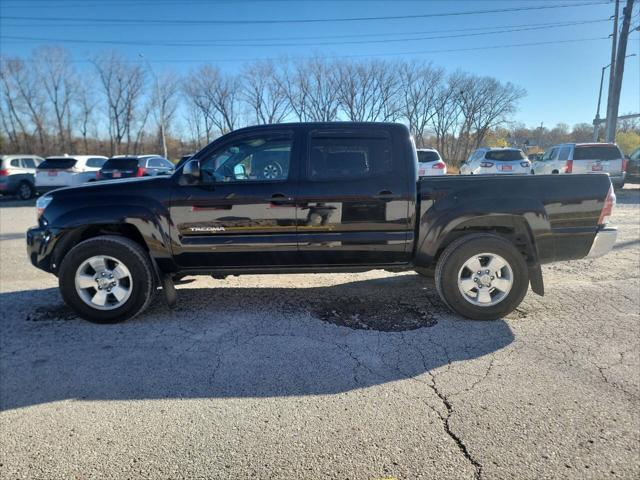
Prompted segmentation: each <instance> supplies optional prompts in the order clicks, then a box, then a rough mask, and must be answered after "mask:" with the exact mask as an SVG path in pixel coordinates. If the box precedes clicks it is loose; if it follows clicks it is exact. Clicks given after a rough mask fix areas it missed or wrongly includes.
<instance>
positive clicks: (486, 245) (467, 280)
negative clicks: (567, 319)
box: [435, 233, 529, 320]
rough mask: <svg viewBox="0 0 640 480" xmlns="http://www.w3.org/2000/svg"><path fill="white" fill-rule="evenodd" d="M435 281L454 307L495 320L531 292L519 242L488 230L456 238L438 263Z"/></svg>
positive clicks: (474, 316)
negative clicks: (519, 249)
mask: <svg viewBox="0 0 640 480" xmlns="http://www.w3.org/2000/svg"><path fill="white" fill-rule="evenodd" d="M435 283H436V288H437V289H438V293H439V294H440V297H441V298H442V300H443V301H444V302H445V303H446V304H447V306H448V307H449V308H451V310H453V311H455V312H456V313H459V314H460V315H462V316H464V317H467V318H470V319H472V320H495V319H498V318H502V317H504V316H505V315H507V314H509V313H511V312H512V311H513V310H515V309H516V307H517V306H518V305H520V302H522V299H523V298H524V296H525V295H526V293H527V289H528V286H529V271H528V269H527V264H526V262H525V260H524V258H523V256H522V254H520V252H519V251H518V250H517V249H516V248H515V246H514V245H513V244H512V243H511V242H509V241H508V240H506V239H505V238H503V237H500V236H498V235H493V234H487V233H478V234H471V235H466V236H464V237H461V238H458V239H457V240H455V241H453V242H452V243H451V244H450V245H449V246H448V247H447V248H446V249H445V251H444V252H443V253H442V255H441V256H440V260H439V261H438V264H437V266H436V273H435Z"/></svg>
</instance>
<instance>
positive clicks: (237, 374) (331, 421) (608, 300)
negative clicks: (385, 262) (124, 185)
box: [0, 185, 640, 479]
mask: <svg viewBox="0 0 640 480" xmlns="http://www.w3.org/2000/svg"><path fill="white" fill-rule="evenodd" d="M618 202H619V203H618V206H617V209H616V211H615V215H614V217H613V223H615V224H617V225H618V226H619V227H620V236H619V239H618V243H617V245H616V246H615V247H614V251H613V252H612V253H611V254H609V255H608V256H606V257H603V258H599V259H594V260H581V261H576V262H571V263H558V264H554V265H551V266H547V267H545V268H544V274H545V283H546V290H547V294H546V296H545V297H538V296H536V295H534V294H532V293H529V294H528V295H527V297H526V298H525V301H524V302H523V304H522V305H521V306H520V307H519V308H518V310H517V311H516V312H515V313H514V314H512V315H510V316H509V317H507V318H505V319H503V320H499V321H494V322H472V321H466V320H463V319H461V318H459V317H456V316H455V315H453V314H451V313H450V312H449V311H448V310H447V309H446V308H445V307H444V305H443V304H442V303H441V302H440V300H439V298H438V296H437V293H436V292H435V290H434V289H431V288H430V286H429V285H428V283H427V282H426V281H424V280H423V279H422V278H421V277H419V276H418V275H415V274H412V273H401V274H391V273H386V272H383V271H374V272H369V273H366V274H317V275H287V276H275V275H274V276H248V277H230V278H228V279H226V280H214V279H209V278H202V279H197V280H196V281H194V282H192V283H189V284H186V285H183V286H180V287H179V292H178V294H179V303H178V306H177V307H176V308H175V309H174V310H169V309H168V308H167V307H166V306H165V305H164V303H163V301H162V299H161V297H158V299H157V301H156V304H155V305H154V306H153V307H152V308H151V309H149V310H148V311H147V312H146V313H145V314H144V315H142V316H140V317H137V318H136V319H134V320H132V321H129V322H126V323H123V324H118V325H108V326H100V325H93V324H90V323H87V322H85V321H82V320H80V319H78V318H76V317H75V316H74V315H73V313H72V312H71V311H70V310H68V309H67V308H66V307H65V306H64V304H63V303H62V300H61V298H60V296H59V294H58V292H57V288H56V287H57V283H56V279H55V278H54V277H53V276H50V275H47V274H45V273H43V272H40V271H38V270H36V269H35V268H33V267H31V265H30V264H29V262H28V260H27V257H26V252H25V247H24V240H23V236H24V231H25V229H26V228H27V227H28V226H29V225H31V224H32V223H34V220H35V213H34V209H33V206H32V203H33V202H31V203H28V202H27V203H20V202H15V201H11V200H0V347H1V349H0V409H1V413H0V422H1V431H0V439H1V456H2V459H1V461H0V477H2V478H42V479H51V478H74V479H86V478H233V479H244V478H261V479H262V478H305V479H315V478H327V479H329V478H336V479H338V478H339V479H346V478H350V479H382V478H397V479H416V478H429V479H435V478H446V479H449V478H455V479H459V478H460V479H461V478H483V479H490V478H496V479H497V478H500V479H502V478H514V479H515V478H517V479H522V478H532V479H533V478H581V479H582V478H593V479H602V478H629V479H631V478H639V477H640V189H638V186H637V185H635V186H628V187H627V188H625V190H624V191H623V192H621V193H620V194H619V195H618Z"/></svg>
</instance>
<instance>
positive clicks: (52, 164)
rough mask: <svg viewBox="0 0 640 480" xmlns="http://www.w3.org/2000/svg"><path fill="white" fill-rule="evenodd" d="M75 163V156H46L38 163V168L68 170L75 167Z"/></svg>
mask: <svg viewBox="0 0 640 480" xmlns="http://www.w3.org/2000/svg"><path fill="white" fill-rule="evenodd" d="M76 163H77V160H76V159H75V158H69V157H63V158H47V159H46V160H45V161H44V162H42V163H41V164H40V165H38V170H69V169H71V168H73V167H75V166H76Z"/></svg>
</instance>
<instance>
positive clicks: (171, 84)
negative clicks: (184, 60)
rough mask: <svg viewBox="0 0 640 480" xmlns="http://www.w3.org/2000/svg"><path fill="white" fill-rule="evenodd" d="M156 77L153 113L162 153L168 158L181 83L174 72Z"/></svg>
mask: <svg viewBox="0 0 640 480" xmlns="http://www.w3.org/2000/svg"><path fill="white" fill-rule="evenodd" d="M154 77H155V81H154V84H155V85H154V89H153V100H152V106H153V113H154V116H155V119H156V123H157V124H158V129H159V132H160V141H161V143H162V152H163V155H164V156H165V157H167V156H168V153H167V132H168V131H169V130H170V127H171V120H172V119H173V116H174V114H175V113H176V109H177V108H178V92H179V90H180V82H179V79H178V76H177V75H176V74H175V73H174V72H167V73H165V74H163V75H160V76H156V75H155V74H154Z"/></svg>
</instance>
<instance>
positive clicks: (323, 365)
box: [0, 274, 514, 410]
mask: <svg viewBox="0 0 640 480" xmlns="http://www.w3.org/2000/svg"><path fill="white" fill-rule="evenodd" d="M220 285H224V283H223V282H220ZM398 298H402V301H400V300H398ZM0 304H1V305H2V306H3V311H2V313H1V314H0V315H1V317H2V318H1V321H2V323H1V324H0V333H1V337H2V340H1V342H2V350H1V353H0V359H1V370H2V372H1V375H0V409H2V410H10V409H17V408H21V407H27V406H30V405H36V404H41V403H48V402H54V401H62V400H74V399H83V400H130V399H162V398H180V399H184V398H216V397H218V398H227V397H229V398H231V397H234V398H238V397H253V398H255V397H278V396H302V395H328V394H337V393H343V392H348V391H351V390H354V389H358V388H365V387H370V386H374V385H380V384H385V383H389V382H393V381H396V380H401V379H406V378H416V377H420V376H423V378H422V380H423V381H424V382H426V383H429V381H430V380H429V377H428V376H424V374H425V373H426V372H429V371H431V370H433V369H436V368H439V367H443V366H447V365H453V364H455V363H456V362H464V361H469V360H473V359H477V358H480V357H483V356H485V355H488V354H491V353H492V352H495V351H497V350H500V349H502V348H504V347H505V346H507V345H509V344H510V343H511V342H512V341H513V338H514V337H513V334H512V332H511V329H510V328H509V326H508V325H507V323H506V322H505V321H503V320H499V321H493V322H472V321H466V320H462V319H460V318H458V317H455V316H453V315H452V314H450V313H449V312H448V310H446V308H445V307H444V305H442V304H441V303H440V301H439V300H438V299H437V295H436V294H435V292H433V291H432V290H431V289H429V288H427V285H426V283H425V282H424V281H422V280H421V279H419V277H417V276H416V275H413V274H407V275H396V276H392V277H387V278H380V279H374V280H363V281H356V282H349V283H345V284H340V285H332V286H327V287H313V288H232V287H227V288H225V287H221V288H212V289H203V288H188V287H182V288H181V289H180V290H179V306H178V308H176V309H174V310H169V309H168V308H167V307H166V306H164V305H163V304H162V300H161V299H160V298H159V299H158V300H157V302H156V304H155V305H153V307H152V308H151V309H150V310H149V311H148V313H146V314H144V315H142V316H140V317H139V318H136V319H134V320H131V321H129V322H125V323H122V324H116V325H94V324H91V323H88V322H85V321H83V320H81V319H78V318H77V317H75V315H74V314H73V312H71V311H70V310H69V309H67V307H66V306H64V304H62V301H61V300H60V298H59V295H58V293H57V291H56V290H55V289H47V290H37V291H23V292H14V293H4V294H0ZM477 380H478V379H476V378H474V377H472V376H469V378H468V379H467V378H466V377H465V378H464V379H461V384H464V383H465V382H469V386H470V385H471V384H473V383H474V382H475V381H477ZM425 388H429V387H428V386H427V385H425Z"/></svg>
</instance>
